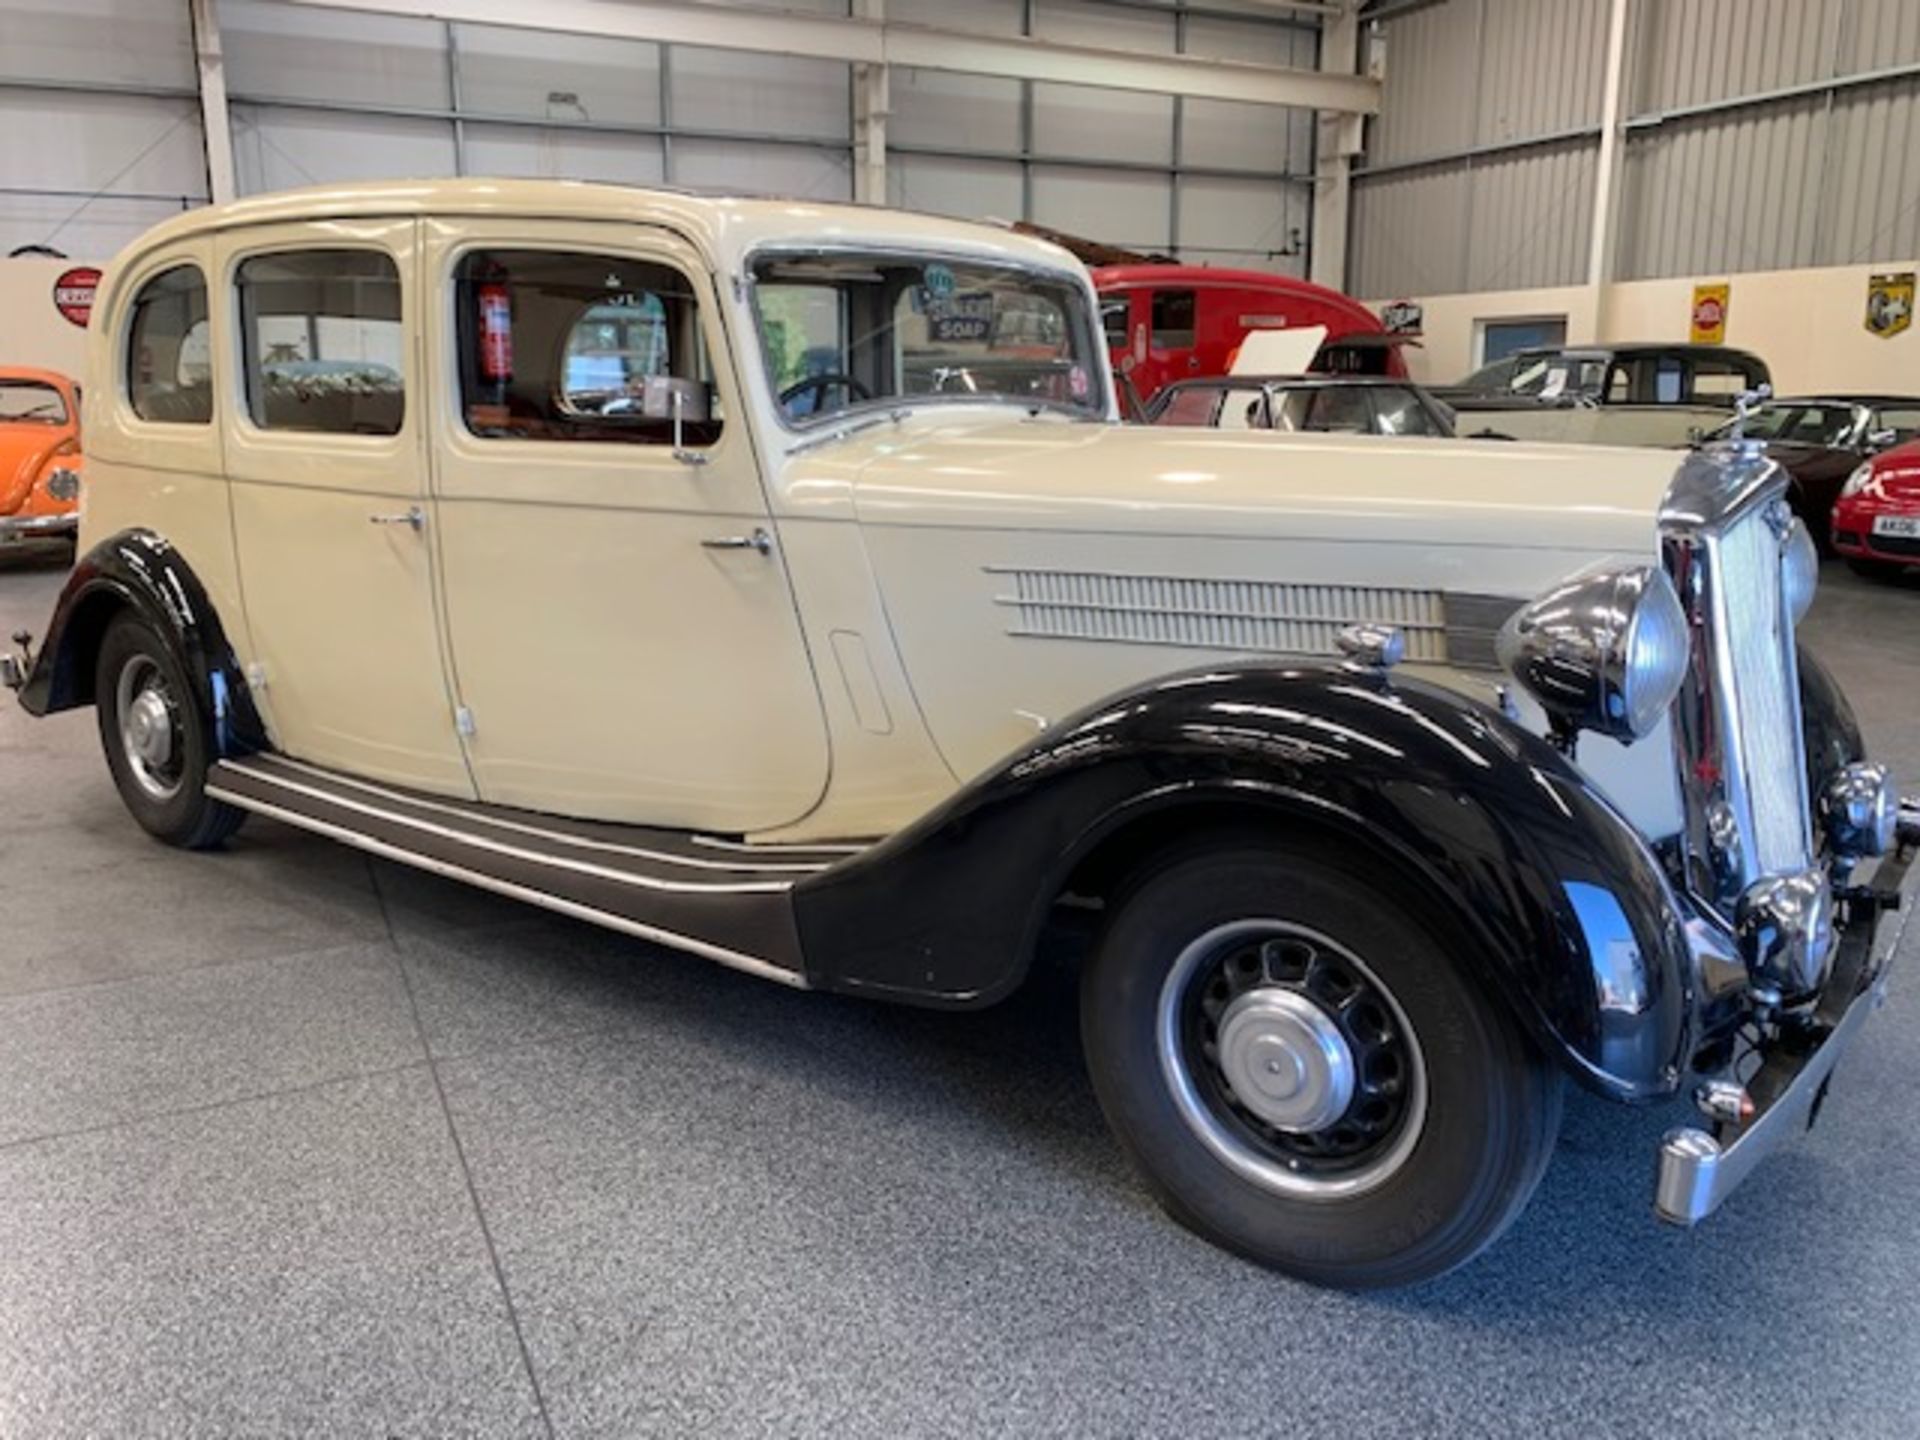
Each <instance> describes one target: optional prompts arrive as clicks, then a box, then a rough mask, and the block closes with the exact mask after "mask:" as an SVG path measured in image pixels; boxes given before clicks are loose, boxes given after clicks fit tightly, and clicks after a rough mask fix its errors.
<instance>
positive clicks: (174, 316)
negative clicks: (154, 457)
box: [126, 265, 213, 425]
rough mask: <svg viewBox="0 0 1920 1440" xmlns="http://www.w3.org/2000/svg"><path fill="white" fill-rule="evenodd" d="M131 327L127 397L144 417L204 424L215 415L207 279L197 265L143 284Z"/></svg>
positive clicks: (162, 421)
mask: <svg viewBox="0 0 1920 1440" xmlns="http://www.w3.org/2000/svg"><path fill="white" fill-rule="evenodd" d="M132 316H133V318H132V321H131V323H130V324H129V325H128V327H127V357H126V367H127V368H126V377H127V403H128V404H130V405H132V406H133V413H134V414H136V415H138V416H139V417H140V418H141V419H142V420H152V421H156V422H158V423H160V424H163V425H205V424H208V423H209V422H211V421H212V419H213V374H212V369H211V366H210V365H209V361H208V351H207V281H206V277H205V276H204V275H202V274H201V273H200V270H199V267H198V266H195V265H175V266H173V267H172V268H171V269H167V270H162V271H161V272H160V273H159V274H158V275H156V276H154V277H153V278H152V279H151V280H149V281H147V283H146V284H144V285H142V286H141V287H140V293H139V294H138V295H136V296H135V297H134V301H133V311H132Z"/></svg>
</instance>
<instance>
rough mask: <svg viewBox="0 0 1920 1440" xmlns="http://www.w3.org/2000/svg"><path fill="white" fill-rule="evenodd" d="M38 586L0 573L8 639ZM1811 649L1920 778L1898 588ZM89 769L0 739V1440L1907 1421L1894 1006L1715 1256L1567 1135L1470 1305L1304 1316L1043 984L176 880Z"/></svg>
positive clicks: (393, 879) (1564, 1429) (1619, 1120)
mask: <svg viewBox="0 0 1920 1440" xmlns="http://www.w3.org/2000/svg"><path fill="white" fill-rule="evenodd" d="M60 579H61V576H60V573H59V571H58V570H57V569H55V568H52V567H51V566H49V565H46V564H34V563H31V562H30V561H29V560H27V559H25V558H23V557H21V556H19V555H14V556H12V557H0V632H4V631H6V630H11V629H13V628H15V627H16V626H19V625H22V624H26V625H31V626H33V627H35V628H36V629H37V628H39V627H40V626H41V625H42V624H43V623H44V620H45V617H46V614H47V612H48V610H49V608H50V606H51V602H52V598H53V596H54V593H55V591H56V589H57V586H58V584H59V581H60ZM1811 629H1812V634H1813V636H1814V640H1815V643H1816V644H1817V645H1818V646H1819V647H1820V648H1821V650H1822V651H1824V652H1825V653H1826V655H1827V656H1828V657H1829V659H1830V660H1831V662H1832V663H1833V664H1834V666H1835V667H1836V668H1837V669H1838V670H1839V671H1840V673H1841V675H1842V678H1843V680H1844V681H1845V682H1846V684H1847V685H1848V686H1849V688H1850V689H1851V691H1852V694H1853V696H1854V699H1855V702H1856V704H1857V705H1858V707H1859V709H1860V711H1861V712H1862V715H1863V718H1864V720H1865V722H1866V724H1867V726H1868V729H1869V733H1870V738H1871V739H1872V740H1873V741H1874V742H1875V743H1876V744H1877V746H1878V747H1879V748H1880V749H1881V751H1883V752H1884V753H1885V754H1887V755H1889V756H1890V757H1891V758H1892V759H1893V760H1894V762H1895V763H1896V765H1897V767H1898V769H1899V771H1900V773H1901V775H1902V778H1903V779H1905V780H1906V781H1907V782H1908V784H1909V786H1910V787H1912V788H1920V587H1907V588H1905V589H1902V590H1889V589H1885V588H1881V587H1873V586H1868V585H1866V584H1864V583H1862V582H1860V581H1857V580H1855V579H1854V578H1853V577H1852V576H1850V575H1848V574H1847V573H1846V572H1844V571H1842V570H1838V569H1830V570H1829V573H1828V575H1827V577H1826V589H1825V591H1824V593H1823V596H1822V598H1821V600H1820V602H1819V606H1818V609H1817V610H1816V612H1815V618H1814V620H1813V622H1812V625H1811ZM92 727H93V717H92V715H91V712H85V713H80V714H74V715H68V716H64V717H60V718H58V719H54V720H50V721H44V722H30V721H28V720H27V719H26V718H25V717H24V716H22V715H21V714H19V713H18V712H17V711H16V710H15V709H14V708H13V707H12V706H11V705H10V704H0V894H3V895H4V901H3V902H0V1435H3V1436H32V1437H42V1436H62V1435H113V1436H132V1435H146V1434H187V1433H194V1434H248V1435H278V1434H328V1435H367V1436H383V1435H390V1436H398V1437H427V1436H441V1435H455V1434H474V1435H518V1434H531V1435H541V1434H558V1435H565V1436H605V1435H626V1434H633V1435H657V1436H682V1435H691V1434H711V1435H782V1436H785V1435H832V1436H834V1437H835V1440H853V1437H859V1436H886V1437H904V1436H919V1435H984V1434H1017V1435H1064V1436H1088V1435H1146V1434H1164V1435H1176V1434H1177V1435H1181V1436H1189V1435H1207V1434H1220V1435H1251V1434H1275V1435H1279V1434H1285V1435H1289V1436H1316V1435H1356V1434H1370V1435H1396V1436H1397V1435H1416V1434H1419V1435H1438V1434H1447V1435H1452V1434H1476V1435H1488V1434H1502V1435H1506V1434H1511V1435H1542V1434H1569V1435H1581V1436H1594V1435H1636V1436H1643V1435H1677V1434H1686V1435H1691V1436H1714V1435H1736V1434H1738V1435H1753V1434H1767V1435H1775V1436H1781V1435H1810V1436H1811V1435H1820V1436H1839V1435H1848V1436H1863V1435H1872V1436H1911V1435H1913V1434H1915V1433H1920V1119H1916V1118H1915V1115H1914V1109H1915V1107H1914V1105H1913V1103H1912V1100H1911V1095H1912V1091H1911V1090H1908V1089H1906V1088H1903V1087H1907V1086H1911V1085H1912V1084H1914V1081H1915V1077H1916V1075H1917V1074H1920V1038H1916V1035H1915V1033H1914V1030H1913V1029H1912V1028H1911V1027H1912V1026H1913V1022H1914V1018H1915V1016H1916V1015H1920V993H1916V992H1917V990H1920V975H1915V976H1911V977H1909V979H1908V981H1907V983H1906V984H1904V985H1903V986H1900V987H1898V988H1897V989H1896V993H1895V996H1894V999H1893V1001H1892V1003H1891V1004H1890V1005H1889V1007H1888V1008H1887V1009H1886V1011H1885V1012H1884V1013H1883V1014H1882V1015H1881V1016H1880V1017H1879V1018H1878V1019H1877V1021H1876V1022H1875V1023H1874V1024H1873V1025H1872V1026H1871V1027H1870V1029H1869V1030H1868V1032H1867V1034H1866V1038H1865V1040H1864V1042H1863V1044H1862V1045H1861V1047H1860V1050H1859V1053H1858V1054H1857V1056H1855V1057H1854V1058H1853V1059H1851V1060H1850V1061H1849V1063H1848V1064H1847V1065H1846V1066H1845V1067H1844V1068H1843V1069H1842V1071H1841V1074H1840V1079H1839V1081H1838V1083H1837V1085H1836V1088H1835V1093H1834V1096H1833V1101H1832V1103H1831V1104H1830V1105H1829V1106H1828V1108H1827V1111H1826V1115H1825V1118H1824V1119H1823V1121H1822V1123H1821V1125H1820V1128H1819V1129H1818V1131H1816V1132H1815V1133H1814V1134H1813V1135H1812V1136H1809V1137H1807V1139H1806V1140H1805V1141H1804V1142H1802V1143H1801V1144H1799V1145H1797V1146H1796V1147H1795V1148H1794V1149H1792V1150H1791V1151H1790V1152H1788V1153H1785V1154H1782V1155H1781V1156H1779V1157H1778V1158H1777V1159H1775V1160H1773V1161H1772V1162H1770V1163H1769V1164H1768V1166H1767V1167H1766V1169H1765V1170H1764V1171H1763V1172H1762V1173H1761V1176H1760V1177H1759V1178H1758V1179H1757V1180H1756V1181H1755V1183H1753V1184H1752V1185H1751V1186H1750V1187H1748V1188H1747V1189H1746V1190H1745V1191H1744V1192H1743V1193H1741V1194H1740V1195H1739V1196H1738V1197H1736V1199H1735V1200H1734V1202H1733V1203H1732V1204H1730V1205H1729V1206H1728V1207H1727V1209H1726V1210H1725V1211H1724V1212H1723V1213H1722V1214H1721V1215H1720V1216H1718V1217H1717V1218H1716V1219H1715V1220H1714V1221H1713V1222H1712V1223H1711V1224H1710V1225H1709V1226H1708V1227H1706V1228H1705V1229H1703V1230H1700V1231H1699V1232H1697V1233H1694V1234H1687V1235H1683V1234H1677V1233H1675V1232H1672V1231H1669V1230H1665V1229H1662V1228H1660V1227H1659V1226H1657V1225H1656V1224H1655V1223H1654V1222H1653V1221H1652V1219H1650V1218H1649V1215H1648V1212H1647V1189H1648V1166H1649V1161H1650V1155H1651V1149H1652V1146H1653V1143H1654V1141H1655V1139H1656V1138H1657V1136H1658V1135H1659V1133H1660V1131H1661V1130H1662V1129H1663V1128H1664V1127H1665V1126H1666V1125H1667V1124H1669V1123H1671V1122H1672V1121H1673V1119H1674V1118H1676V1117H1675V1115H1674V1113H1673V1112H1671V1111H1666V1112H1660V1113H1648V1112H1627V1111H1621V1110H1617V1109H1613V1108H1610V1107H1607V1106H1605V1105H1602V1104H1600V1103H1598V1102H1595V1101H1592V1100H1589V1099H1586V1098H1584V1097H1582V1096H1579V1095H1574V1096H1572V1098H1571V1100H1570V1103H1569V1107H1568V1113H1567V1120H1566V1125H1565V1129H1564V1132H1563V1138H1562V1140H1561V1144H1560V1150H1559V1153H1558V1155H1557V1156H1556V1159H1555V1163H1554V1165H1553V1168H1552V1169H1551V1170H1550V1171H1549V1173H1548V1175H1547V1179H1546V1182H1545V1184H1544V1185H1543V1186H1542V1188H1541V1191H1540V1193H1539V1196H1538V1198H1537V1199H1536V1200H1535V1202H1534V1204H1533V1207H1532V1209H1531V1210H1530V1211H1529V1212H1528V1213H1527V1214H1526V1216H1525V1217H1524V1218H1523V1219H1522V1220H1521V1222H1520V1223H1519V1225H1517V1226H1516V1227H1515V1229H1514V1230H1513V1231H1512V1232H1511V1233H1510V1234H1509V1235H1508V1236H1507V1238H1506V1239H1505V1240H1504V1241H1503V1242H1502V1243H1501V1244H1500V1245H1499V1246H1498V1247H1497V1248H1496V1249H1494V1250H1493V1251H1492V1252H1491V1253H1489V1254H1488V1255H1487V1256H1486V1257H1484V1258H1483V1259H1482V1260H1481V1261H1480V1262H1479V1263H1478V1264H1476V1265H1475V1266H1473V1267H1472V1268H1470V1269H1469V1270H1467V1271H1466V1272H1464V1273H1462V1274H1459V1275H1457V1276H1454V1277H1451V1278H1449V1279H1447V1280H1444V1281H1442V1282H1439V1283H1437V1284H1434V1285H1432V1286H1429V1287H1426V1288H1425V1289H1422V1290H1419V1291H1415V1292H1412V1293H1406V1294H1399V1295H1389V1296H1374V1297H1363V1298H1356V1297H1350V1296H1341V1295H1332V1294H1327V1293H1323V1292H1320V1291H1315V1290H1311V1289H1308V1288H1306V1287H1304V1286H1300V1285H1296V1284H1292V1283H1289V1282H1287V1281H1285V1280H1282V1279H1279V1278H1276V1277H1274V1276H1272V1275H1268V1274H1265V1273H1263V1272H1261V1271H1258V1270H1255V1269H1252V1268H1250V1267H1248V1266H1246V1265H1243V1264H1241V1263H1239V1262H1237V1261H1235V1260H1232V1259H1229V1258H1228V1257H1226V1256H1224V1255H1222V1254H1220V1253H1219V1252H1217V1251H1215V1250H1212V1249H1210V1248H1209V1247H1208V1246H1206V1245H1204V1244H1202V1243H1201V1242H1199V1241H1197V1240H1195V1239H1193V1238H1192V1237H1190V1236H1189V1235H1187V1234H1186V1233H1185V1232H1184V1231H1182V1230H1180V1229H1178V1228H1177V1227H1175V1226H1174V1225H1172V1224H1171V1223H1169V1222H1167V1221H1165V1220H1164V1219H1162V1218H1161V1217H1160V1215H1159V1214H1158V1212H1157V1211H1156V1210H1155V1209H1154V1208H1153V1206H1152V1205H1151V1204H1150V1203H1149V1202H1148V1201H1147V1199H1146V1198H1145V1197H1144V1196H1143V1194H1142V1193H1141V1191H1140V1189H1139V1187H1138V1186H1137V1185H1136V1184H1135V1183H1134V1181H1133V1179H1132V1178H1131V1176H1130V1175H1129V1174H1128V1172H1127V1170H1126V1168H1125V1167H1124V1165H1123V1164H1122V1163H1121V1162H1120V1161H1119V1159H1118V1157H1117V1156H1116V1154H1115V1152H1114V1149H1113V1147H1112V1146H1111V1145H1110V1144H1109V1143H1108V1141H1107V1138H1106V1136H1105V1134H1104V1133H1103V1131H1102V1128H1101V1124H1100V1119H1099V1116H1098V1114H1097V1112H1096V1110H1095V1107H1094V1104H1093V1100H1092V1097H1091V1095H1090V1093H1089V1091H1088V1088H1087V1085H1086V1082H1085V1081H1084V1079H1083V1078H1082V1075H1081V1070H1080V1065H1079V1059H1078V1053H1077V1040H1076V1036H1075V1032H1074V1025H1073V1020H1072V1006H1071V996H1072V992H1071V985H1070V980H1069V977H1067V976H1066V975H1065V974H1064V973H1058V972H1049V973H1047V974H1046V975H1044V976H1042V978H1041V979H1040V981H1039V982H1038V983H1037V984H1036V985H1035V986H1034V987H1033V989H1032V990H1031V991H1030V992H1029V993H1027V994H1024V995H1022V996H1021V997H1019V998H1018V999H1017V1000H1015V1001H1014V1002H1012V1003H1010V1004H1009V1005H1007V1006H1006V1007H1004V1008H1003V1009H1001V1010H998V1011H995V1012H992V1013H989V1014H985V1015H978V1016H940V1015H926V1014H919V1013H913V1012H905V1011H897V1010H888V1009H882V1008H877V1007H869V1006H864V1005H859V1004H854V1003H850V1002H844V1001H839V1000H833V999H825V998H821V997H814V996H804V995H795V994H790V993H787V992H786V991H783V990H780V989H778V988H776V987H773V986H768V985H764V984H761V983H759V982H755V981H752V980H748V979H745V978H742V977H740V976H737V975H734V974H731V973H729V972H727V971H724V970H720V969H716V968H712V967H709V966H706V965H704V964H703V963H701V962H699V961H695V960H688V959H684V958H680V957H678V956H674V955H671V954H666V953H662V952H657V951H654V950H651V949H649V948H647V947H645V946H642V945H639V944H637V943H634V942H630V941H627V940H624V939H621V938H619V937H616V936H612V935H607V934H603V933H601V932H598V931H595V930H592V929H588V928H586V927H583V926H578V925H573V924H568V923H565V922H561V921H557V920H553V919H550V918H547V917H544V916H542V915H539V914H537V913H535V912H532V911H528V910H524V909H521V908H518V907H516V906H514V905H512V904H509V903H507V902H504V901H498V900H495V899H493V898H491V897H489V896H486V895H482V894H479V893H476V892H472V891H467V890H463V889H460V888H457V887H454V886H451V885H448V884H443V883H441V882H438V881H435V880H432V879H429V878H427V877H424V876H421V875H418V874H415V873H413V872H411V871H407V870H403V869H399V868H396V867H392V866H388V865H384V864H379V863H372V864H370V863H369V862H368V861H366V860H365V859H363V858H362V857H361V856H359V855H358V854H355V853H352V852H349V851H347V850H344V849H341V848H339V847H336V846H333V845H330V844H328V843H326V842H323V841H318V840H311V839H308V838H306V837H304V836H301V835H298V834H296V833H294V832H292V831H290V830H287V829H284V828H282V827H278V826H275V825H271V824H267V823H262V822H259V821H258V820H256V821H254V822H252V823H250V824H249V826H248V828H247V830H246V831H245V832H244V833H243V835H242V837H241V839H240V840H239V841H238V842H236V843H235V845H234V846H233V847H232V849H231V850H230V852H228V853H226V854H220V855H212V856H194V855H183V854H179V853H176V852H173V851H169V850H166V849H163V848H161V847H159V846H157V845H154V844H152V843H150V842H148V841H146V840H145V839H143V838H142V836H141V835H140V834H139V832H138V831H136V830H135V828H134V827H133V825H132V824H131V823H130V822H129V821H128V820H127V819H126V817H125V815H124V813H123V812H122V810H121V808H120V805H119V802H118V800H117V799H116V798H115V796H114V793H113V790H112V787H111V785H110V784H109V782H108V780H107V776H106V771H105V769H104V767H103V765H102V763H101V761H100V759H99V756H98V753H97V748H96V744H95V739H94V732H93V728H92ZM1915 939H1916V940H1920V927H1916V934H1915ZM1915 960H1920V956H1913V957H1910V961H1909V964H1910V966H1912V965H1913V961H1915ZM1913 968H1920V966H1913Z"/></svg>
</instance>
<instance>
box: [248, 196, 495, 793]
mask: <svg viewBox="0 0 1920 1440" xmlns="http://www.w3.org/2000/svg"><path fill="white" fill-rule="evenodd" d="M415 230H416V222H415V221H413V220H411V219H377V218H376V219H364V220H362V219H356V220H354V221H352V222H340V223H337V224H327V225H274V226H261V227H256V228H250V229H243V230H238V231H234V232H231V233H228V234H225V235H222V236H221V237H220V239H219V242H218V249H217V258H218V262H219V272H220V275H221V277H222V279H221V281H220V282H219V287H218V288H219V290H220V291H222V292H224V295H225V297H226V299H225V303H224V304H218V303H217V304H216V307H215V313H216V316H217V317H218V318H217V321H216V323H217V324H219V325H220V326H222V327H223V330H224V329H226V328H229V327H230V328H231V330H232V331H234V332H237V333H234V334H233V335H232V336H231V339H230V340H229V341H228V342H227V343H226V344H225V345H224V349H225V351H226V353H228V354H232V355H234V356H235V357H237V362H238V363H237V365H236V367H235V368H236V369H237V371H238V374H237V376H236V377H235V381H234V385H233V389H234V390H235V391H236V392H237V393H235V394H233V395H231V396H230V400H231V403H230V404H228V405H227V406H226V422H225V424H226V431H225V444H226V470H227V475H228V478H229V480H230V482H231V495H232V513H233V529H234V538H235V541H236V551H237V555H238V559H239V572H240V586H241V591H242V594H243V595H244V597H245V602H246V616H247V625H248V629H249V631H250V634H251V637H252V641H253V649H254V654H255V656H256V658H257V660H258V662H259V664H260V665H261V666H262V667H263V670H262V678H263V679H264V682H265V689H264V700H265V703H266V707H267V711H268V715H269V719H270V723H271V725H272V727H273V732H274V738H275V740H276V741H277V743H278V744H279V745H280V747H281V748H282V749H283V750H285V751H286V752H287V753H288V754H290V755H294V756H297V757H299V758H301V759H306V760H312V761H315V762H316V763H319V764H322V765H328V766H333V767H337V768H339V769H343V770H349V771H353V772H354V773H356V774H361V775H367V776H373V777H377V778H380V779H385V780H392V781H397V782H400V783H403V784H409V785H415V786H418V787H420V788H422V789H427V790H433V791H437V792H440V793H443V794H451V795H466V796H471V794H472V793H473V787H472V782H471V780H470V779H469V777H468V774H467V767H466V763H465V760H464V759H463V757H462V754H461V749H460V738H459V735H458V733H457V731H456V729H455V719H454V714H453V707H452V704H451V701H450V698H449V694H448V689H447V676H446V669H445V666H444V664H443V657H442V654H441V648H440V638H439V630H438V626H437V622H436V616H435V612H434V574H433V569H434V552H433V546H432V544H431V537H430V535H429V534H428V531H427V528H426V521H427V513H426V506H427V490H426V474H427V464H426V455H425V442H426V421H425V418H424V413H423V412H424V410H425V408H426V407H425V405H424V403H423V392H424V389H425V387H424V386H423V385H422V384H421V383H420V379H421V377H420V374H419V365H418V358H417V355H416V354H415V351H414V347H413V341H412V337H413V336H415V335H416V334H417V333H418V318H417V317H418V314H419V310H420V297H419V296H418V295H417V294H416V293H415V289H414V285H413V282H412V276H413V272H414V260H415V245H416V242H415Z"/></svg>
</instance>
